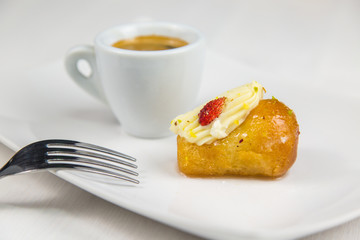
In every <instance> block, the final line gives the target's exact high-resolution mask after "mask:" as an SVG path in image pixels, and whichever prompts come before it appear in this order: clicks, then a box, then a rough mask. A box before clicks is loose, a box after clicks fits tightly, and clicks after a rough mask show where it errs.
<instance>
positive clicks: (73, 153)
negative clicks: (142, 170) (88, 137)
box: [46, 149, 137, 168]
mask: <svg viewBox="0 0 360 240" xmlns="http://www.w3.org/2000/svg"><path fill="white" fill-rule="evenodd" d="M46 154H47V156H49V157H51V156H57V157H60V156H69V157H79V158H87V159H88V160H93V161H95V162H100V163H106V162H111V163H116V164H120V165H125V166H128V167H132V168H137V166H136V165H135V164H132V163H129V162H126V161H124V160H122V159H120V158H114V157H109V156H104V155H102V154H98V153H94V152H87V151H81V150H73V149H61V150H60V149H54V150H50V151H48V152H47V153H46Z"/></svg>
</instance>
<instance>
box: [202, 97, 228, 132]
mask: <svg viewBox="0 0 360 240" xmlns="http://www.w3.org/2000/svg"><path fill="white" fill-rule="evenodd" d="M225 100H226V97H222V98H217V99H214V100H211V101H210V102H208V103H207V104H206V105H205V106H204V107H203V108H202V109H201V110H200V112H199V114H198V116H199V123H200V125H201V126H206V125H209V124H210V123H211V122H212V121H214V119H215V118H217V117H219V115H220V114H221V112H222V110H223V108H224V106H225Z"/></svg>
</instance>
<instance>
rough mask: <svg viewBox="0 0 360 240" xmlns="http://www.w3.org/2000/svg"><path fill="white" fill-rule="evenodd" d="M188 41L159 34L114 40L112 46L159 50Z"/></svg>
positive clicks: (182, 44)
mask: <svg viewBox="0 0 360 240" xmlns="http://www.w3.org/2000/svg"><path fill="white" fill-rule="evenodd" d="M187 44H188V43H187V42H186V41H184V40H182V39H180V38H174V37H167V36H161V35H146V36H138V37H135V38H131V39H124V40H120V41H117V42H115V43H114V44H113V45H112V46H113V47H116V48H122V49H127V50H135V51H159V50H169V49H173V48H178V47H183V46H185V45H187Z"/></svg>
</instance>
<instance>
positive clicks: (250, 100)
mask: <svg viewBox="0 0 360 240" xmlns="http://www.w3.org/2000/svg"><path fill="white" fill-rule="evenodd" d="M221 97H226V101H225V106H224V108H223V111H222V113H221V114H220V115H219V117H218V118H216V119H215V120H214V121H212V122H211V123H210V124H208V125H206V126H202V125H200V123H199V117H198V114H199V112H200V110H201V109H202V108H203V107H204V106H205V104H203V105H201V106H199V107H197V108H195V109H193V110H192V111H190V112H187V113H185V114H182V115H179V116H177V117H176V118H175V119H174V120H172V121H171V126H170V130H171V131H173V132H174V133H175V134H178V135H180V136H181V137H183V138H185V139H186V140H187V141H188V142H191V143H196V144H197V145H203V144H210V143H213V142H214V141H215V140H217V139H221V138H224V137H227V136H228V135H229V133H231V132H232V131H233V130H234V129H235V128H237V127H238V126H240V124H241V123H243V122H244V120H245V119H246V117H247V116H248V115H249V113H250V112H251V110H253V109H254V108H255V107H256V106H257V105H258V104H259V101H260V100H261V99H262V98H263V87H262V86H261V84H259V83H258V82H256V81H253V82H251V83H249V84H245V85H243V86H240V87H237V88H234V89H232V90H229V91H227V92H225V93H223V94H221V95H219V96H217V97H216V98H221ZM216 98H214V99H216Z"/></svg>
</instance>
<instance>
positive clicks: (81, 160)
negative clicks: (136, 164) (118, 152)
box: [46, 154, 139, 176]
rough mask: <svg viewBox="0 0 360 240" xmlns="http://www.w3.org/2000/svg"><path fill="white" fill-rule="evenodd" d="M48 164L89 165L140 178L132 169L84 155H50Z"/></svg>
mask: <svg viewBox="0 0 360 240" xmlns="http://www.w3.org/2000/svg"><path fill="white" fill-rule="evenodd" d="M46 161H47V163H49V164H50V165H51V164H58V163H63V164H73V165H75V166H78V165H88V166H91V167H95V166H96V167H102V168H106V169H111V170H113V171H120V172H124V173H127V174H131V175H133V176H138V175H139V174H138V173H137V172H135V171H132V170H130V169H127V168H124V167H120V166H118V165H114V164H108V163H106V162H102V161H98V160H96V159H95V158H89V157H87V156H84V155H77V154H73V155H60V154H54V155H48V158H47V160H46Z"/></svg>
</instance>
